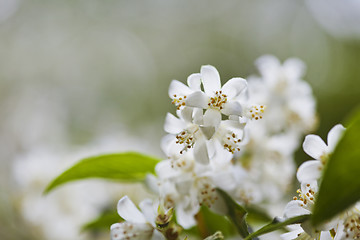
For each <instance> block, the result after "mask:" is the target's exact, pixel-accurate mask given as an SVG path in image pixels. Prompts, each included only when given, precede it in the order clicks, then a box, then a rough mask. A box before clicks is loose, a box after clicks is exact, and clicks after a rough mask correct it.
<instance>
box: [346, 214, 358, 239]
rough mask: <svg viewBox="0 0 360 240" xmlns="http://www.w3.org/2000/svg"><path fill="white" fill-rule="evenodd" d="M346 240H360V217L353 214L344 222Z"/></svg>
mask: <svg viewBox="0 0 360 240" xmlns="http://www.w3.org/2000/svg"><path fill="white" fill-rule="evenodd" d="M344 232H345V233H346V238H352V239H360V215H359V213H356V212H353V213H352V214H351V215H349V216H348V217H347V218H346V220H345V222H344Z"/></svg>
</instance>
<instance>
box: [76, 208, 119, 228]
mask: <svg viewBox="0 0 360 240" xmlns="http://www.w3.org/2000/svg"><path fill="white" fill-rule="evenodd" d="M120 221H122V219H121V217H120V216H119V214H118V213H117V212H116V211H111V212H109V211H106V212H104V213H103V214H101V215H100V216H99V217H98V218H97V219H94V220H93V221H91V222H89V223H87V224H85V225H84V226H82V231H109V229H110V226H111V225H112V224H114V223H117V222H120Z"/></svg>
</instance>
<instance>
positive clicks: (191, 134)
mask: <svg viewBox="0 0 360 240" xmlns="http://www.w3.org/2000/svg"><path fill="white" fill-rule="evenodd" d="M197 131H198V128H188V129H185V130H183V131H182V132H180V133H179V134H178V135H176V143H177V144H180V145H183V148H182V150H181V151H180V154H183V153H184V152H186V151H187V150H188V149H190V148H193V147H194V144H195V134H196V132H197Z"/></svg>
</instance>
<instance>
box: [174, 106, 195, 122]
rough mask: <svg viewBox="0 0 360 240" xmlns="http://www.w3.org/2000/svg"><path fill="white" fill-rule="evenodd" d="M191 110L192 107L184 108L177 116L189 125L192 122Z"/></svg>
mask: <svg viewBox="0 0 360 240" xmlns="http://www.w3.org/2000/svg"><path fill="white" fill-rule="evenodd" d="M193 110H194V109H193V108H192V107H184V108H183V109H182V110H179V111H177V114H178V116H181V118H182V119H183V120H184V121H185V122H188V123H191V122H192V120H193V113H194V111H193Z"/></svg>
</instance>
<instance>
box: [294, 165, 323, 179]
mask: <svg viewBox="0 0 360 240" xmlns="http://www.w3.org/2000/svg"><path fill="white" fill-rule="evenodd" d="M321 167H322V164H321V162H320V161H318V160H312V161H306V162H304V163H303V164H301V165H300V167H299V169H298V171H297V173H296V177H297V179H298V180H299V182H301V183H304V182H305V183H309V182H311V181H314V180H317V179H319V178H320V176H321Z"/></svg>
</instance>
